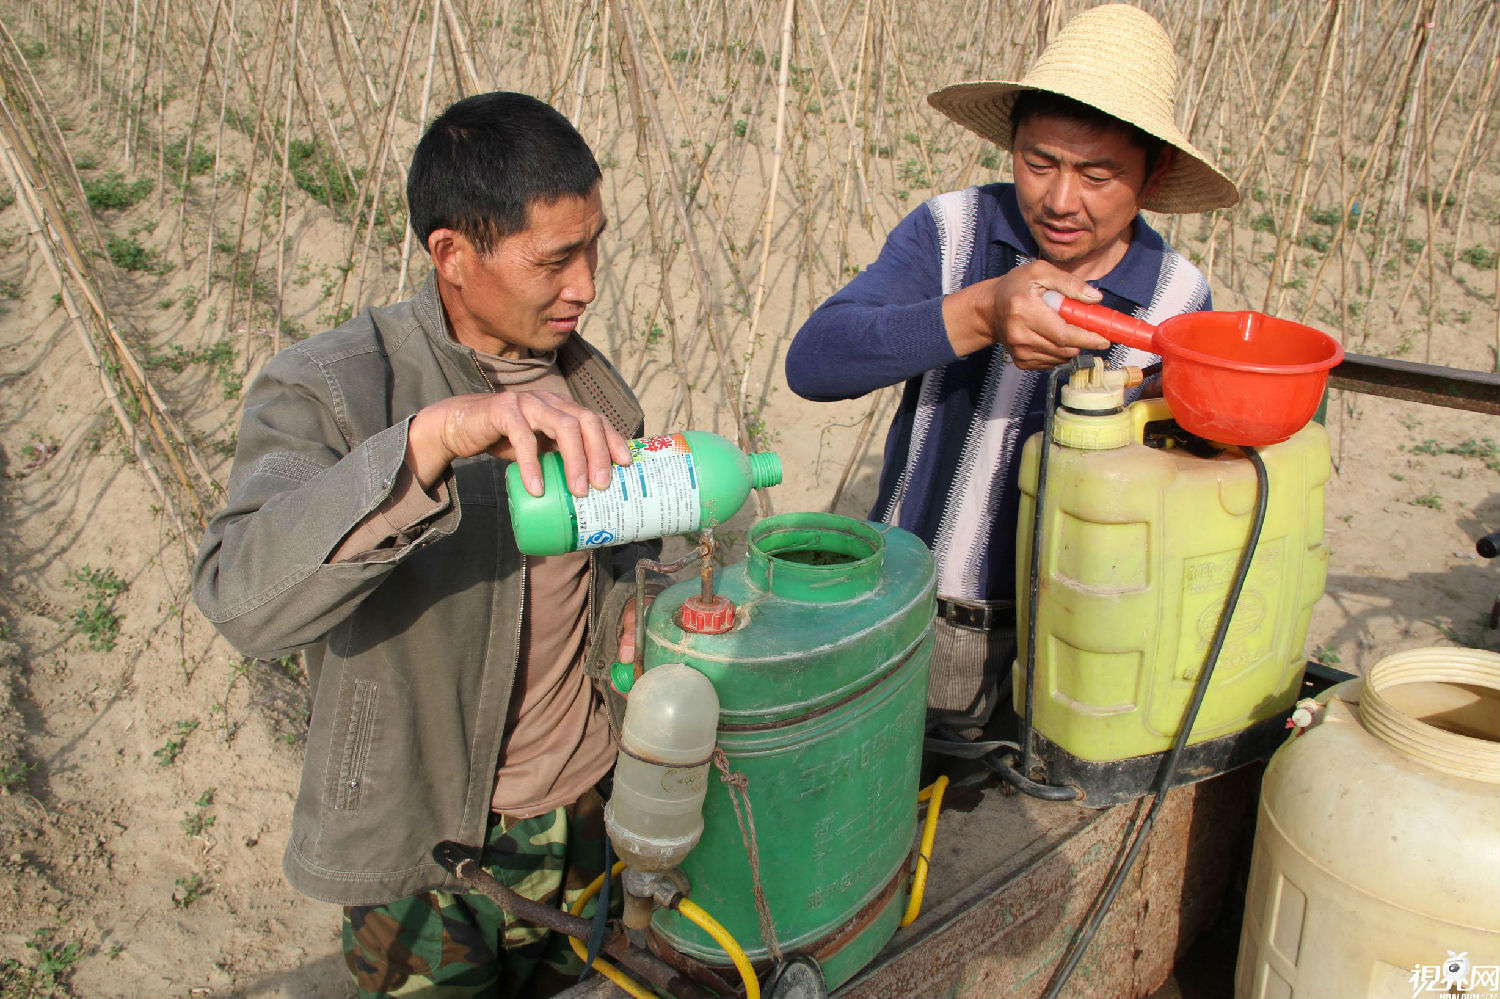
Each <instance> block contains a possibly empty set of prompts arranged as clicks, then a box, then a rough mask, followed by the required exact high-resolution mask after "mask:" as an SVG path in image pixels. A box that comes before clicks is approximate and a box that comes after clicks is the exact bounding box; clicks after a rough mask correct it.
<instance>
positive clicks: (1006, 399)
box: [786, 184, 1211, 600]
mask: <svg viewBox="0 0 1500 999" xmlns="http://www.w3.org/2000/svg"><path fill="white" fill-rule="evenodd" d="M1035 253H1036V246H1035V243H1034V242H1033V241H1032V239H1031V236H1030V233H1029V232H1028V231H1027V229H1026V227H1025V224H1024V222H1023V221H1022V219H1021V215H1020V209H1019V207H1018V205H1017V204H1016V200H1015V194H1014V190H1013V188H1012V187H1011V185H1009V184H991V185H987V186H984V187H971V188H968V189H966V190H963V191H954V192H950V193H948V194H942V195H938V196H937V197H935V198H932V199H931V200H929V201H928V202H927V203H926V204H924V205H922V206H921V207H920V208H918V209H917V210H916V211H914V212H912V213H911V214H910V215H908V216H907V217H906V218H905V219H903V220H902V222H901V223H900V224H899V225H898V226H897V227H896V228H895V229H894V230H893V231H892V232H891V234H890V236H889V237H888V239H887V240H886V245H885V248H884V249H882V251H881V253H880V257H879V258H878V259H877V260H876V261H875V263H873V264H871V265H870V267H868V268H867V269H865V270H864V271H862V272H861V273H860V274H859V275H858V276H857V277H855V278H854V280H852V281H851V282H850V283H849V284H848V285H847V286H845V287H844V289H843V290H841V291H839V292H838V293H837V294H835V295H834V296H833V297H832V298H830V299H829V300H828V301H827V302H825V303H824V304H823V305H822V306H820V307H819V308H818V310H817V311H816V312H814V313H813V315H812V316H811V317H809V319H808V320H807V322H806V323H805V324H804V325H803V327H802V329H801V330H800V331H799V332H798V334H797V337H796V339H795V340H794V341H793V343H792V346H791V348H790V349H789V350H788V352H787V361H786V369H787V382H788V384H789V385H790V386H791V388H792V390H793V391H794V392H796V393H797V394H798V395H801V396H804V397H805V398H809V399H818V400H835V399H848V398H854V397H856V396H859V395H863V394H865V393H867V392H870V391H873V390H875V389H877V388H880V387H882V386H885V385H893V384H897V383H899V382H904V383H905V388H904V391H903V394H902V398H901V404H900V406H899V408H898V409H897V412H896V416H895V418H894V419H893V420H892V422H891V427H890V432H889V434H888V435H887V438H886V448H885V462H884V465H883V467H882V469H881V474H880V485H879V492H878V494H877V497H876V500H875V506H874V509H873V510H872V511H871V514H870V516H871V519H873V520H882V521H885V522H887V523H894V524H898V525H899V526H901V527H903V528H906V529H907V530H909V531H912V532H913V533H915V534H916V535H917V536H918V537H920V538H922V539H923V540H924V541H926V542H927V544H928V545H929V546H931V547H932V549H933V551H934V553H935V554H936V556H937V560H938V592H939V593H941V594H943V595H944V596H948V597H958V598H964V599H981V600H995V599H1007V598H1010V597H1011V596H1012V595H1013V591H1014V588H1015V523H1016V515H1017V510H1018V508H1019V501H1020V494H1019V491H1018V488H1017V485H1016V471H1017V468H1016V464H1017V462H1016V459H1017V457H1018V456H1019V454H1020V449H1021V445H1022V443H1024V442H1025V440H1026V438H1027V437H1029V436H1030V435H1031V434H1032V433H1034V432H1036V431H1037V430H1038V429H1040V427H1041V415H1042V409H1043V404H1044V402H1045V399H1044V393H1045V387H1046V376H1045V373H1043V372H1031V371H1021V370H1020V369H1018V368H1015V367H1013V366H1012V365H1010V364H1007V363H1006V362H1005V358H1004V354H1003V352H1002V351H1000V350H997V349H995V348H987V349H985V350H981V351H979V352H977V353H975V354H971V355H969V356H968V357H963V358H959V357H956V356H955V355H954V353H953V349H952V346H951V345H950V344H949V343H948V338H947V332H946V330H945V328H944V326H943V321H942V298H943V296H944V295H946V294H951V293H952V292H954V291H957V290H958V289H959V288H962V287H965V286H967V285H969V284H973V283H975V282H977V281H982V280H985V279H987V278H991V277H998V276H999V275H1001V274H1004V273H1006V272H1007V271H1009V270H1011V269H1012V268H1014V267H1017V266H1020V265H1021V264H1024V263H1027V262H1029V261H1030V260H1031V259H1033V257H1034V256H1035ZM1094 283H1095V284H1096V285H1097V286H1098V287H1099V289H1100V291H1102V292H1103V293H1104V303H1103V304H1105V305H1107V306H1109V307H1110V308H1114V309H1119V310H1121V311H1124V312H1129V313H1131V314H1133V315H1136V316H1138V317H1140V318H1142V319H1144V320H1145V321H1147V322H1150V323H1159V322H1161V321H1162V320H1164V319H1166V318H1168V317H1170V316H1174V315H1178V314H1181V313H1184V312H1193V311H1197V310H1200V309H1206V308H1209V307H1210V306H1211V299H1210V295H1209V289H1208V282H1207V281H1206V280H1205V279H1204V277H1203V275H1202V274H1201V273H1200V272H1199V271H1198V269H1197V268H1196V267H1194V266H1193V265H1192V264H1191V263H1190V262H1188V261H1187V260H1186V259H1185V258H1183V257H1182V256H1181V255H1180V254H1178V253H1177V252H1176V251H1175V250H1172V249H1171V248H1170V247H1168V246H1166V245H1165V243H1163V241H1162V239H1161V237H1160V236H1159V235H1158V234H1157V233H1156V232H1155V231H1154V230H1153V229H1151V228H1150V227H1149V226H1147V225H1146V224H1145V222H1144V221H1143V220H1141V219H1140V218H1139V217H1138V218H1137V219H1136V220H1135V223H1134V231H1133V233H1132V241H1131V246H1130V249H1129V250H1128V251H1127V252H1126V255H1125V258H1124V259H1123V260H1122V261H1121V262H1120V264H1119V265H1118V266H1116V268H1115V269H1114V270H1113V271H1111V272H1110V273H1109V274H1108V275H1106V276H1105V277H1104V278H1102V279H1100V280H1099V281H1096V282H1094ZM1103 356H1104V357H1105V358H1106V363H1108V364H1110V365H1117V364H1122V363H1129V364H1138V365H1145V364H1150V363H1152V362H1154V361H1155V360H1156V359H1157V358H1156V357H1155V356H1154V355H1151V354H1146V353H1143V352H1141V351H1136V350H1132V349H1130V348H1126V347H1120V346H1116V347H1114V348H1113V349H1111V350H1110V351H1108V352H1107V353H1105V354H1104V355H1103Z"/></svg>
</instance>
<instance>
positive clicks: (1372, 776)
mask: <svg viewBox="0 0 1500 999" xmlns="http://www.w3.org/2000/svg"><path fill="white" fill-rule="evenodd" d="M1318 700H1319V702H1320V704H1321V705H1322V708H1321V709H1320V710H1318V709H1315V710H1313V711H1312V712H1311V715H1312V718H1311V724H1310V726H1309V727H1307V728H1306V730H1305V731H1303V732H1302V733H1301V734H1300V735H1298V736H1297V737H1295V738H1293V739H1291V740H1289V741H1288V742H1287V743H1286V744H1285V745H1284V746H1282V747H1281V749H1279V750H1277V752H1276V754H1275V756H1273V757H1272V758H1271V762H1270V764H1269V766H1268V767H1267V769H1266V774H1265V780H1264V783H1263V785H1262V789H1261V801H1260V812H1259V818H1258V820H1257V824H1256V830H1255V853H1254V857H1253V860H1252V862H1251V868H1250V883H1249V887H1248V890H1247V897H1246V906H1245V920H1244V928H1243V930H1242V932H1241V936H1240V953H1239V963H1238V966H1237V967H1236V970H1235V995H1236V996H1252V997H1261V996H1264V997H1274V996H1282V997H1287V996H1391V997H1400V999H1421V997H1424V996H1431V997H1437V996H1440V995H1445V994H1446V995H1457V994H1468V995H1471V996H1476V997H1477V996H1483V995H1490V996H1500V655H1496V654H1495V653H1492V652H1478V651H1473V650H1467V649H1452V648H1434V649H1417V650H1413V651H1408V652H1402V653H1399V654H1397V655H1393V656H1390V657H1389V658H1387V659H1384V660H1382V661H1381V662H1379V663H1377V664H1376V665H1375V666H1373V667H1372V668H1371V669H1370V670H1369V673H1368V675H1367V676H1366V678H1365V679H1363V680H1350V681H1348V682H1346V683H1342V684H1339V685H1338V686H1336V687H1333V688H1332V689H1330V690H1328V691H1327V692H1325V693H1324V694H1323V696H1322V697H1320V698H1319V699H1318ZM1304 720H1305V719H1304Z"/></svg>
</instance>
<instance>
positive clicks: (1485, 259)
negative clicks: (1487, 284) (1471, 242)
mask: <svg viewBox="0 0 1500 999" xmlns="http://www.w3.org/2000/svg"><path fill="white" fill-rule="evenodd" d="M1458 259H1460V260H1462V261H1463V262H1464V263H1466V264H1468V265H1469V266H1470V267H1474V268H1477V269H1478V270H1481V271H1492V270H1494V269H1495V264H1496V262H1500V253H1496V252H1495V251H1494V250H1493V249H1491V248H1490V247H1488V246H1471V247H1469V248H1468V249H1466V250H1464V251H1462V252H1461V253H1459V255H1458Z"/></svg>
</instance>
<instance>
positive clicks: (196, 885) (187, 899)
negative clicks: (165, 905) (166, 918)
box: [172, 874, 208, 909]
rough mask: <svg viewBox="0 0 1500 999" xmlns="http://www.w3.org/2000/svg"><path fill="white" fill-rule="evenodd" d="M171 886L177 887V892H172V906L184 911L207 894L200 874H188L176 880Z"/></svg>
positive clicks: (206, 888)
mask: <svg viewBox="0 0 1500 999" xmlns="http://www.w3.org/2000/svg"><path fill="white" fill-rule="evenodd" d="M173 884H175V885H176V886H177V890H176V891H174V892H172V905H173V906H175V907H176V908H178V909H186V908H187V907H188V906H190V905H192V904H193V903H194V902H196V901H198V900H199V899H200V898H202V897H203V896H204V895H207V894H208V887H207V886H206V885H205V884H204V882H203V875H201V874H189V875H187V876H186V877H181V878H178V879H177V880H176V881H174V882H173Z"/></svg>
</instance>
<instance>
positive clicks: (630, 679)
mask: <svg viewBox="0 0 1500 999" xmlns="http://www.w3.org/2000/svg"><path fill="white" fill-rule="evenodd" d="M609 679H610V682H612V683H613V684H614V685H615V689H616V690H618V691H619V692H620V693H622V694H628V693H630V688H631V687H634V686H635V666H634V665H633V664H632V663H615V664H614V665H613V666H611V667H610V668H609Z"/></svg>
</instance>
